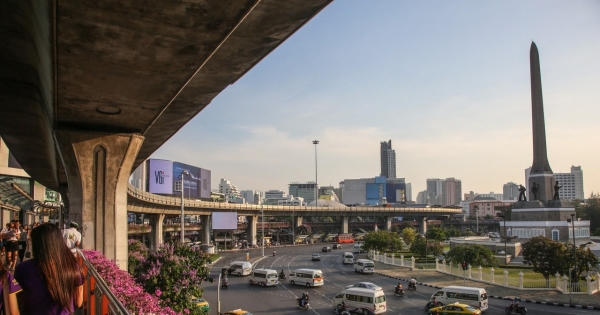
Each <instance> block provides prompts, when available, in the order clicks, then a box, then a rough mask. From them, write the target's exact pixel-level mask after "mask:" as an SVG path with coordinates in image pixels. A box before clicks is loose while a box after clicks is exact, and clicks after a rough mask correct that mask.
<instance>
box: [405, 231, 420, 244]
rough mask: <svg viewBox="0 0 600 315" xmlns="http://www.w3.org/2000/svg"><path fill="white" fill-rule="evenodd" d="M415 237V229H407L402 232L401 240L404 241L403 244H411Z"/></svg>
mask: <svg viewBox="0 0 600 315" xmlns="http://www.w3.org/2000/svg"><path fill="white" fill-rule="evenodd" d="M416 237H417V230H415V228H413V227H407V228H405V229H404V230H402V240H404V243H406V245H410V244H412V243H413V242H414V241H415V238H416Z"/></svg>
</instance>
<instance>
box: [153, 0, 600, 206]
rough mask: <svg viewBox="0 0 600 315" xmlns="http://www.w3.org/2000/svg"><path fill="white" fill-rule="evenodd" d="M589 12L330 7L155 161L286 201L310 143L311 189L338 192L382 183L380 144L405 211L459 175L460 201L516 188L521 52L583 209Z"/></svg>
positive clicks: (592, 188)
mask: <svg viewBox="0 0 600 315" xmlns="http://www.w3.org/2000/svg"><path fill="white" fill-rule="evenodd" d="M540 8H543V10H540ZM599 10H600V3H598V2H595V1H575V2H569V3H564V2H560V1H528V2H523V3H521V2H502V3H496V2H492V3H480V2H474V1H456V2H453V3H452V4H447V3H443V2H440V3H435V4H433V3H429V2H414V3H412V2H411V3H399V2H394V1H382V2H376V3H368V4H366V3H363V2H360V1H350V0H348V1H343V2H341V1H337V2H333V3H332V4H331V5H329V6H328V7H327V8H325V9H324V10H323V11H322V12H321V13H320V14H319V15H317V16H316V17H315V18H314V19H313V20H311V21H310V22H309V23H307V24H306V25H305V26H304V27H303V28H302V29H300V30H299V31H298V32H297V33H296V34H294V35H293V36H291V37H290V38H289V39H288V40H287V41H286V42H284V43H283V44H282V45H281V46H280V47H279V48H278V49H277V50H275V51H274V52H273V53H271V54H270V55H269V56H267V57H266V58H265V59H264V60H262V61H261V62H260V63H259V64H258V65H257V66H255V67H254V68H253V69H252V70H251V71H250V72H248V73H247V74H246V75H245V76H244V77H243V78H241V79H240V80H238V81H237V82H235V83H234V84H232V85H231V86H230V87H229V88H227V89H226V90H225V91H223V92H222V93H221V94H220V95H219V96H217V97H216V98H215V99H214V100H213V102H212V104H211V105H209V106H208V107H207V109H205V110H204V111H202V112H201V113H200V114H199V115H198V116H197V117H195V118H194V119H192V120H191V121H190V122H189V123H188V124H187V125H186V126H185V127H184V128H182V129H181V130H180V131H179V132H178V133H177V134H176V135H175V136H173V137H172V138H171V139H170V140H169V141H168V142H167V143H165V145H163V146H162V147H161V148H160V149H159V150H158V151H157V152H155V154H153V156H152V158H164V159H171V160H176V161H181V162H183V163H188V164H192V165H196V166H199V167H202V168H206V169H209V170H211V171H212V176H213V183H216V182H218V180H219V179H220V178H225V179H227V180H230V181H231V182H233V183H235V184H236V185H237V186H238V187H239V188H240V189H242V190H244V189H254V190H262V191H266V190H269V189H282V190H284V191H285V190H287V187H288V184H289V183H291V182H309V181H314V177H315V161H314V145H313V144H312V140H315V139H316V140H319V141H320V143H319V144H318V166H319V168H318V178H319V185H320V186H326V185H333V186H338V183H339V182H340V181H342V180H344V179H357V178H369V177H373V176H377V175H379V173H380V156H379V153H380V150H379V146H380V141H381V140H383V139H390V140H392V141H393V142H394V150H395V151H396V173H397V177H400V178H405V179H406V182H408V183H412V190H413V199H415V198H416V194H417V193H418V192H420V191H423V190H425V186H426V180H427V179H428V178H449V177H454V178H456V179H460V180H461V181H462V186H463V192H468V191H475V192H479V193H488V192H491V191H493V192H502V189H503V185H504V184H506V183H508V182H515V183H517V184H523V185H525V184H526V183H525V178H524V175H523V173H524V172H523V171H524V169H526V168H528V167H530V166H531V163H532V132H531V130H532V126H531V94H530V83H529V46H530V44H531V41H532V40H533V41H535V42H536V44H537V46H538V48H539V51H540V64H541V77H542V90H543V96H544V110H545V119H546V134H547V145H548V159H549V161H550V165H551V167H552V169H553V170H554V172H555V173H567V172H568V170H569V169H570V167H571V166H572V165H575V166H581V167H582V170H583V172H584V176H583V177H584V190H585V193H586V196H585V197H588V196H589V194H590V193H591V192H596V193H597V192H598V191H599V190H600V181H599V177H600V165H598V163H597V162H596V161H597V158H598V152H597V150H595V147H594V146H593V139H594V138H593V134H599V133H600V130H599V129H600V126H597V124H596V123H595V117H597V116H598V114H600V109H598V106H594V105H596V104H597V103H598V102H599V101H600V91H598V89H597V86H599V85H600V61H599V60H597V58H596V52H597V51H598V48H600V32H599V30H600V20H599V19H597V13H598V11H599ZM359 22H360V23H359ZM508 22H510V23H508ZM213 188H215V187H213Z"/></svg>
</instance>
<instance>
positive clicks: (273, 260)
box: [203, 245, 600, 315]
mask: <svg viewBox="0 0 600 315" xmlns="http://www.w3.org/2000/svg"><path fill="white" fill-rule="evenodd" d="M345 247H346V248H344V249H341V250H332V251H331V252H328V253H324V252H321V248H322V245H314V246H298V247H285V248H277V249H276V250H277V256H275V257H273V256H272V252H273V250H272V249H265V254H266V255H267V256H266V257H265V258H263V259H261V260H259V261H258V262H257V263H256V265H255V267H256V268H270V269H275V270H277V271H278V272H281V269H283V270H284V272H285V273H286V274H289V273H290V271H291V270H294V269H298V268H312V269H320V270H321V271H323V275H324V277H325V285H324V286H321V287H315V288H306V287H304V286H299V285H291V284H290V283H289V281H284V282H283V283H281V284H279V285H277V286H274V287H264V288H263V287H260V286H257V285H250V284H249V283H248V277H247V276H242V277H237V276H230V277H229V289H225V290H220V300H221V312H225V311H229V310H233V309H237V308H241V309H244V310H247V311H249V312H251V313H252V314H254V315H257V314H258V315H259V314H321V315H324V314H328V315H331V314H333V306H334V305H333V297H334V296H335V295H336V294H337V293H339V292H340V291H342V290H343V289H344V288H345V287H346V286H347V285H351V284H354V283H356V282H361V281H368V282H373V283H375V284H377V285H379V286H381V287H383V290H384V292H385V293H386V300H387V308H388V311H387V312H386V313H385V314H402V315H404V314H406V315H408V314H423V315H425V314H426V312H425V310H424V308H423V307H424V305H425V304H426V303H427V301H428V300H429V298H430V297H431V295H432V294H433V293H434V292H435V291H437V289H434V288H429V287H425V286H419V287H418V288H417V291H406V295H405V296H404V297H402V298H400V297H396V296H394V294H393V288H394V287H395V286H396V284H397V283H398V281H396V280H394V279H391V278H387V277H384V276H380V275H376V274H372V275H362V274H358V273H355V272H354V269H353V265H344V264H342V254H343V252H344V251H350V248H351V247H350V246H348V245H347V246H345ZM313 252H318V253H319V254H321V261H312V260H311V254H312V253H313ZM260 256H261V250H260V249H253V250H250V258H251V260H256V259H257V258H259V257H260ZM360 258H366V255H365V254H361V255H360ZM245 259H246V252H245V251H240V252H228V253H222V259H221V260H219V261H218V262H217V263H215V265H214V266H212V268H211V273H212V274H213V276H216V277H218V274H219V272H220V270H221V267H223V266H225V265H227V264H228V262H230V261H233V260H245ZM402 284H403V286H404V288H405V289H406V288H407V287H408V285H407V283H405V282H403V283H402ZM456 285H462V281H461V280H460V279H457V280H456ZM203 287H204V288H205V291H204V298H205V299H206V300H207V301H208V302H209V303H210V309H211V310H210V314H211V315H216V314H217V284H216V283H206V284H203ZM303 291H306V292H308V293H309V295H310V306H311V308H310V309H309V310H301V309H298V308H296V298H297V297H300V296H301V295H302V292H303ZM488 294H490V292H488ZM489 304H490V308H489V309H488V310H487V311H485V312H484V314H486V315H500V314H505V312H504V308H505V307H506V306H508V305H509V304H510V303H509V301H505V300H498V299H490V300H489ZM522 305H523V306H525V307H526V308H527V310H528V314H600V312H599V311H594V310H584V309H574V308H566V307H557V306H548V305H540V304H530V303H522Z"/></svg>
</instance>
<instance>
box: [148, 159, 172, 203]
mask: <svg viewBox="0 0 600 315" xmlns="http://www.w3.org/2000/svg"><path fill="white" fill-rule="evenodd" d="M148 192H150V193H153V194H169V195H171V194H173V162H172V161H167V160H148Z"/></svg>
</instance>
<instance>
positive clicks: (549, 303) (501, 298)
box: [375, 271, 600, 310]
mask: <svg viewBox="0 0 600 315" xmlns="http://www.w3.org/2000/svg"><path fill="white" fill-rule="evenodd" d="M375 273H376V274H378V275H381V276H384V277H388V278H392V279H396V280H400V281H404V282H408V280H410V279H404V278H399V277H394V276H390V275H388V274H385V273H381V272H377V271H375ZM417 284H418V285H420V286H424V287H430V288H436V289H442V287H440V286H437V285H431V284H427V283H422V282H417ZM488 297H489V298H493V299H499V300H510V301H513V300H516V301H521V302H526V303H532V304H542V305H550V306H562V307H570V308H581V309H588V310H600V307H598V306H584V305H579V304H569V303H557V302H545V301H536V300H527V299H521V298H520V297H503V296H498V295H489V296H488Z"/></svg>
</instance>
